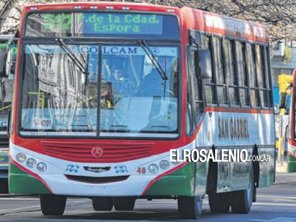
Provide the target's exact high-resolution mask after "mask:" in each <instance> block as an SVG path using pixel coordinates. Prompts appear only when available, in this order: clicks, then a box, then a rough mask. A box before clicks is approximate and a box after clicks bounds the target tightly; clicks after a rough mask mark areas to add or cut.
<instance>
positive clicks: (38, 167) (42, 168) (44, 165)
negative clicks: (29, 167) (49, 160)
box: [36, 162, 47, 172]
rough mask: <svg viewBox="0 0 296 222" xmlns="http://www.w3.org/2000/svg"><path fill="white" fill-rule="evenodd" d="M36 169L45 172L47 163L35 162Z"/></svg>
mask: <svg viewBox="0 0 296 222" xmlns="http://www.w3.org/2000/svg"><path fill="white" fill-rule="evenodd" d="M36 168H37V170H38V171H40V172H45V171H46V170H47V165H46V163H43V162H39V163H38V164H37V167H36Z"/></svg>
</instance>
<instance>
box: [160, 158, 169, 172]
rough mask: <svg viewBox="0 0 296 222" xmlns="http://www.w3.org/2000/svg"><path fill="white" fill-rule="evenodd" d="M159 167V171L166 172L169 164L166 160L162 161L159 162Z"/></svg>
mask: <svg viewBox="0 0 296 222" xmlns="http://www.w3.org/2000/svg"><path fill="white" fill-rule="evenodd" d="M159 166H160V168H161V169H163V170H166V169H167V168H169V166H170V162H169V161H167V160H162V161H160V163H159Z"/></svg>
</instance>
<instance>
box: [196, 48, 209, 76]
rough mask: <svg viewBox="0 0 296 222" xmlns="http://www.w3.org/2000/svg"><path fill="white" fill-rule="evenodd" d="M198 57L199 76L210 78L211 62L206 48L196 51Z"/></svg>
mask: <svg viewBox="0 0 296 222" xmlns="http://www.w3.org/2000/svg"><path fill="white" fill-rule="evenodd" d="M198 57H199V77H200V78H202V79H211V78H212V62H211V53H210V50H208V49H201V50H199V51H198Z"/></svg>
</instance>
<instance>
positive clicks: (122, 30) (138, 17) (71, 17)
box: [28, 12, 163, 36]
mask: <svg viewBox="0 0 296 222" xmlns="http://www.w3.org/2000/svg"><path fill="white" fill-rule="evenodd" d="M34 17H35V18H34ZM36 22H37V23H41V25H38V24H36ZM33 23H35V24H34V25H33ZM28 25H29V26H31V27H32V26H34V29H35V30H36V29H38V27H40V28H39V29H40V34H41V33H43V35H48V34H50V33H60V34H66V33H69V34H70V33H72V34H73V35H74V36H75V35H79V36H93V35H100V34H102V35H110V34H114V35H162V34H163V15H155V14H143V13H142V14H139V13H128V14H126V13H90V12H87V13H86V12H85V13H42V14H37V15H36V14H32V15H30V16H29V17H28Z"/></svg>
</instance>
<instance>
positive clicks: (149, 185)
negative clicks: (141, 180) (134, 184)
mask: <svg viewBox="0 0 296 222" xmlns="http://www.w3.org/2000/svg"><path fill="white" fill-rule="evenodd" d="M185 165H187V162H184V163H181V164H180V165H178V166H176V167H174V168H172V169H170V170H169V171H167V172H164V173H163V174H160V175H158V176H157V177H155V178H154V179H153V180H151V181H150V182H149V184H148V185H147V186H146V187H145V189H144V191H143V192H142V195H144V194H145V193H146V192H147V191H148V190H149V188H150V187H151V186H152V185H153V184H154V183H155V182H156V181H157V180H159V179H160V178H162V177H164V176H166V175H168V174H170V173H173V172H175V171H176V170H178V169H180V168H182V167H183V166H185Z"/></svg>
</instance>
